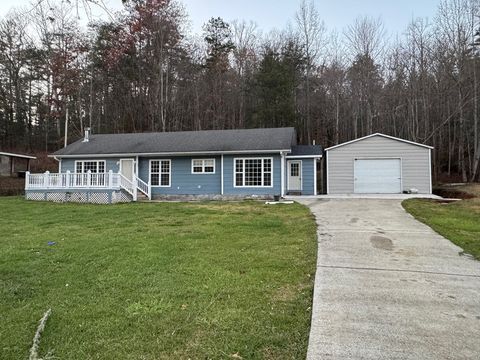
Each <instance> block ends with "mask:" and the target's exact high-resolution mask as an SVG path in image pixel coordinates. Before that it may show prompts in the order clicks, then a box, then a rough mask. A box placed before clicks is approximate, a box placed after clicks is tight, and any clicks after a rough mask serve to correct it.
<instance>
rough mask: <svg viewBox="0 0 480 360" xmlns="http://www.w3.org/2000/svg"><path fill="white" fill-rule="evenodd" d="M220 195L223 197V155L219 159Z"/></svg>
mask: <svg viewBox="0 0 480 360" xmlns="http://www.w3.org/2000/svg"><path fill="white" fill-rule="evenodd" d="M220 167H221V169H220V194H221V195H223V154H222V155H221V158H220Z"/></svg>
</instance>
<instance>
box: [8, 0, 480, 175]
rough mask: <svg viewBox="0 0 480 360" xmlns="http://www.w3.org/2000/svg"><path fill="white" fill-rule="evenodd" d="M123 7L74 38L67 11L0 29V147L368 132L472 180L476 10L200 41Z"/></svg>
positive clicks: (234, 32)
mask: <svg viewBox="0 0 480 360" xmlns="http://www.w3.org/2000/svg"><path fill="white" fill-rule="evenodd" d="M78 1H80V0H78ZM82 1H83V2H84V3H85V4H87V5H88V3H89V1H90V0H82ZM123 2H124V9H123V11H120V12H118V13H115V14H112V13H108V17H107V20H103V21H95V22H91V23H90V24H89V25H88V27H86V28H85V27H82V26H80V24H79V22H78V7H77V6H76V3H75V2H64V1H57V2H54V1H48V2H46V1H38V2H37V3H35V4H34V6H33V7H31V8H28V9H20V8H19V9H15V10H13V11H11V12H10V13H8V14H7V15H6V16H4V17H3V18H1V19H0V146H1V148H2V149H8V150H19V151H31V152H36V151H46V152H51V151H54V150H57V149H58V148H59V147H61V146H63V145H64V143H71V142H73V141H75V140H77V139H79V138H80V137H81V136H82V134H83V131H84V129H85V128H86V127H90V128H92V130H93V132H94V133H111V132H113V133H123V132H144V131H180V130H204V129H231V128H251V127H280V126H294V127H295V128H296V129H297V132H298V136H299V141H300V142H301V143H312V142H313V141H316V143H317V144H321V145H323V146H324V147H328V146H332V145H335V144H337V143H339V142H343V141H347V140H351V139H353V138H357V137H361V136H364V135H368V134H371V133H374V132H383V133H386V134H390V135H393V136H397V137H401V138H405V139H409V140H412V141H416V142H420V143H425V144H429V145H432V146H434V147H435V150H434V156H433V162H434V175H435V177H436V178H437V179H438V178H441V177H442V176H445V177H446V176H449V177H451V178H458V179H460V180H462V181H469V180H471V181H474V180H478V178H479V172H480V171H479V160H480V132H479V131H480V126H479V120H478V117H479V109H478V92H479V89H478V81H479V77H480V58H479V57H480V18H479V16H480V1H479V0H442V1H440V2H439V5H438V9H437V12H436V15H435V16H434V18H433V19H431V20H427V19H423V18H418V19H414V20H412V21H411V23H410V24H407V25H406V27H405V31H404V32H402V33H401V34H399V35H397V36H391V35H389V34H388V32H387V30H386V29H385V26H384V24H383V22H382V20H381V19H376V18H370V17H359V18H358V19H356V20H355V21H354V22H353V23H352V24H350V25H349V26H348V27H347V28H346V29H341V30H339V29H326V27H325V25H324V23H323V21H322V19H321V9H317V8H316V7H315V6H314V4H313V2H308V1H306V0H304V1H302V2H301V4H300V6H299V8H298V10H297V12H296V14H294V15H293V16H292V22H291V24H289V25H288V26H286V27H285V29H281V30H275V31H270V32H268V33H264V32H262V31H261V30H260V29H259V28H258V27H257V25H256V24H255V23H253V22H247V21H245V20H233V21H230V22H227V21H226V20H224V19H222V18H218V17H212V18H211V19H210V20H209V21H208V22H207V23H206V24H205V25H204V26H203V29H202V32H201V33H200V34H194V33H192V32H191V31H189V27H188V25H189V21H188V16H187V13H186V11H185V8H184V7H183V5H182V3H181V2H179V1H173V0H124V1H123Z"/></svg>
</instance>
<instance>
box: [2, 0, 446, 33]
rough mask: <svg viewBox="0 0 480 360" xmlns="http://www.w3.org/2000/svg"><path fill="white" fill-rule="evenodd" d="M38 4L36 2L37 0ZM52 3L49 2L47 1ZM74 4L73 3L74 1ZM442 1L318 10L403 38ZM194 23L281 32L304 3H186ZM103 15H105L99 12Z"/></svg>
mask: <svg viewBox="0 0 480 360" xmlns="http://www.w3.org/2000/svg"><path fill="white" fill-rule="evenodd" d="M34 1H36V0H34ZM44 1H48V0H44ZM72 1H73V0H72ZM104 1H105V3H106V4H107V5H108V6H109V7H110V8H113V9H121V8H122V5H121V0H104ZM439 1H440V0H315V4H316V6H317V9H318V10H319V12H320V14H321V17H322V18H323V20H324V21H325V24H326V25H327V27H328V28H329V29H332V28H337V29H338V30H342V29H343V28H344V27H346V26H347V25H348V24H350V23H352V22H353V20H354V19H355V18H356V17H358V16H360V15H368V16H372V17H379V16H380V17H381V18H382V19H383V21H384V24H385V28H386V29H387V30H388V32H389V33H390V34H401V33H402V32H403V31H404V29H405V27H406V25H407V24H408V23H409V22H410V20H411V19H412V18H416V17H424V18H425V17H427V18H430V19H431V18H432V17H433V16H434V15H435V12H436V9H437V6H438V3H439ZM31 2H32V0H0V15H2V16H3V15H5V14H6V13H7V12H8V11H9V10H10V9H11V8H12V7H13V6H31V5H30V4H31ZM182 2H183V3H184V4H185V7H186V9H187V12H188V14H189V17H190V21H191V22H192V29H193V30H194V31H196V32H199V31H201V27H202V24H204V23H205V22H206V21H207V20H208V19H209V18H210V17H212V16H215V17H216V16H221V17H222V18H224V19H225V20H233V19H245V20H253V21H255V22H256V23H257V24H258V27H259V28H260V29H262V30H263V31H269V30H271V29H273V28H278V29H281V28H283V27H284V26H285V25H286V24H287V23H288V22H289V21H292V20H293V15H294V14H295V11H296V9H297V8H298V4H299V2H300V0H182ZM96 13H97V14H101V11H100V10H98V11H96Z"/></svg>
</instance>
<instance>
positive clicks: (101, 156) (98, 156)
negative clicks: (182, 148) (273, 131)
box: [48, 149, 292, 160]
mask: <svg viewBox="0 0 480 360" xmlns="http://www.w3.org/2000/svg"><path fill="white" fill-rule="evenodd" d="M283 152H285V153H291V152H292V150H291V149H283V150H236V151H234V150H230V151H190V152H158V153H117V154H75V155H61V154H59V155H55V154H52V155H48V157H53V158H54V159H55V160H57V158H60V159H61V158H66V159H67V158H78V157H84V158H105V157H132V156H191V155H222V154H272V153H283Z"/></svg>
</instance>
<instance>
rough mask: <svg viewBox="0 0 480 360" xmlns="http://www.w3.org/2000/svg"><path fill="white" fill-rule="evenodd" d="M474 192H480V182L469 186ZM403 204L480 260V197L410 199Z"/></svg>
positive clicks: (472, 192)
mask: <svg viewBox="0 0 480 360" xmlns="http://www.w3.org/2000/svg"><path fill="white" fill-rule="evenodd" d="M464 191H468V192H469V193H471V194H480V185H476V186H475V185H469V186H468V189H465V190H464ZM402 205H403V207H404V208H405V209H406V210H407V211H408V212H409V213H410V214H412V215H413V216H415V218H417V219H418V220H420V221H421V222H423V223H425V224H427V225H428V226H430V227H431V228H432V229H433V230H435V231H436V232H438V233H439V234H441V235H443V236H444V237H446V238H447V239H449V240H450V241H452V242H453V243H454V244H456V245H458V246H460V247H461V248H462V249H463V250H464V251H465V252H466V253H468V254H471V255H472V256H474V257H475V258H476V259H477V260H480V197H477V198H473V199H468V200H462V201H458V202H452V203H441V202H438V201H434V200H425V199H410V200H406V201H404V202H403V203H402Z"/></svg>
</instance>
